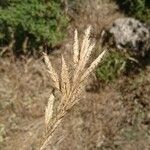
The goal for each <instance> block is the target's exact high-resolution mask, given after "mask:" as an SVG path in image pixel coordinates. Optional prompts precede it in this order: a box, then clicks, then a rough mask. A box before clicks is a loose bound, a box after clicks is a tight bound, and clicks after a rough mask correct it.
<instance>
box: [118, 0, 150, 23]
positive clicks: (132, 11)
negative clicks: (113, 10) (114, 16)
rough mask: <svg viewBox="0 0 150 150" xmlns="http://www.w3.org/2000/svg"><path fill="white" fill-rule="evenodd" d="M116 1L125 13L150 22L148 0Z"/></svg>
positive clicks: (149, 2) (149, 4)
mask: <svg viewBox="0 0 150 150" xmlns="http://www.w3.org/2000/svg"><path fill="white" fill-rule="evenodd" d="M117 3H118V4H119V6H120V8H121V10H122V11H124V12H125V13H126V14H127V15H129V16H132V17H135V18H137V19H139V20H141V21H144V22H148V23H150V1H149V0H117Z"/></svg>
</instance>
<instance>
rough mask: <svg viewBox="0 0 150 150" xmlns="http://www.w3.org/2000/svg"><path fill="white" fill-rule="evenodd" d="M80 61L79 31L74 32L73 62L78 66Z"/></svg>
mask: <svg viewBox="0 0 150 150" xmlns="http://www.w3.org/2000/svg"><path fill="white" fill-rule="evenodd" d="M78 61H79V41H78V31H77V30H75V32H74V44H73V62H74V66H75V67H76V66H77V64H78Z"/></svg>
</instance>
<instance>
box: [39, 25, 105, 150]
mask: <svg viewBox="0 0 150 150" xmlns="http://www.w3.org/2000/svg"><path fill="white" fill-rule="evenodd" d="M90 31H91V27H90V26H89V27H88V28H87V30H86V31H85V35H84V38H83V41H82V44H81V48H80V47H79V40H78V32H77V30H75V34H74V45H73V66H72V68H74V70H73V72H72V71H69V66H67V63H66V61H65V59H64V57H63V56H62V67H61V68H62V69H61V75H60V77H59V75H58V74H57V73H56V71H55V69H54V68H53V66H52V64H51V62H50V60H49V58H48V56H47V55H46V54H45V53H44V60H45V63H46V66H47V70H48V72H49V75H50V77H51V79H52V81H53V85H54V88H55V89H56V90H57V91H59V92H60V98H59V104H58V105H54V104H55V97H54V95H53V94H51V95H50V98H49V101H48V105H47V107H46V111H45V124H46V132H47V138H46V140H45V142H44V143H43V145H42V147H41V150H42V149H44V148H46V146H47V145H48V143H49V141H50V139H51V137H52V135H53V133H54V131H55V129H56V128H57V126H58V125H59V124H60V122H61V121H62V118H63V117H64V116H65V115H66V113H67V112H68V110H70V109H71V108H72V107H73V106H74V105H75V104H76V103H77V102H78V101H79V94H80V93H81V92H82V89H83V87H84V81H85V80H86V78H87V77H88V76H89V74H90V73H91V72H92V71H93V70H94V68H95V67H96V66H97V65H98V64H99V62H100V61H101V59H102V58H103V56H104V54H105V52H106V50H104V51H103V52H102V53H101V54H100V55H99V56H98V57H97V58H96V59H95V60H94V61H93V62H92V63H91V64H90V65H89V67H86V65H87V63H88V61H89V58H90V56H91V53H92V50H93V48H94V46H95V43H90ZM54 106H56V107H57V108H54ZM54 109H55V111H54Z"/></svg>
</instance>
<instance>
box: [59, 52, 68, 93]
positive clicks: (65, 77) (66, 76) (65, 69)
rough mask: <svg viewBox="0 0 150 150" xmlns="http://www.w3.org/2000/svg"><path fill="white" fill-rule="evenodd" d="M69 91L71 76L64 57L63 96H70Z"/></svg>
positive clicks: (62, 72) (62, 70) (62, 73)
mask: <svg viewBox="0 0 150 150" xmlns="http://www.w3.org/2000/svg"><path fill="white" fill-rule="evenodd" d="M69 91H70V76H69V71H68V67H67V65H66V62H65V59H64V57H63V55H62V69H61V92H62V94H63V95H66V96H67V95H68V94H69Z"/></svg>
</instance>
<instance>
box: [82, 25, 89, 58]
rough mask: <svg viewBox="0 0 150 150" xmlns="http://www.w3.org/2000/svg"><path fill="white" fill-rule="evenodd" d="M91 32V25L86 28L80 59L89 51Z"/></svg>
mask: <svg viewBox="0 0 150 150" xmlns="http://www.w3.org/2000/svg"><path fill="white" fill-rule="evenodd" d="M90 32H91V26H89V27H88V28H87V29H86V30H85V35H84V38H83V42H82V46H81V51H80V59H82V58H83V57H84V56H85V54H86V52H87V51H88V47H89V44H90V39H89V38H90Z"/></svg>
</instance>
